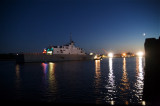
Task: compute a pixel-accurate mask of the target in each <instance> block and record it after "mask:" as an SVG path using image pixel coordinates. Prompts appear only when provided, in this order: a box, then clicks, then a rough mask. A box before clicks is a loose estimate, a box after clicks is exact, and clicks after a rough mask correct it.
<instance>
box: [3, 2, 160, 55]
mask: <svg viewBox="0 0 160 106" xmlns="http://www.w3.org/2000/svg"><path fill="white" fill-rule="evenodd" d="M0 13H1V16H0V53H16V52H42V51H43V49H44V48H46V47H48V46H49V45H55V46H56V45H59V46H60V45H64V44H66V43H68V42H69V40H70V32H71V33H72V39H73V40H74V41H75V42H76V46H78V47H81V48H83V49H84V50H85V51H86V52H95V53H104V51H103V49H105V50H106V51H112V52H114V53H121V52H129V51H130V52H137V51H139V50H144V41H145V38H150V37H154V38H158V37H159V36H160V3H159V2H158V0H1V1H0Z"/></svg>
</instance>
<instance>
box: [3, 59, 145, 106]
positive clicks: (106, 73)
mask: <svg viewBox="0 0 160 106" xmlns="http://www.w3.org/2000/svg"><path fill="white" fill-rule="evenodd" d="M144 61H145V60H144V58H143V57H132V58H106V59H103V60H90V61H64V62H48V63H24V64H16V62H14V61H1V62H0V68H1V69H0V85H1V87H0V100H1V101H6V102H10V101H12V102H37V103H39V102H40V103H41V102H43V103H64V104H65V103H66V104H67V103H68V104H70V103H71V104H110V105H116V104H118V105H119V104H120V105H123V104H124V105H128V104H133V105H134V104H136V105H145V104H146V102H145V100H143V87H144V74H145V72H144Z"/></svg>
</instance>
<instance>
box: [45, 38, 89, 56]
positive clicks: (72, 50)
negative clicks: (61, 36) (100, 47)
mask: <svg viewBox="0 0 160 106" xmlns="http://www.w3.org/2000/svg"><path fill="white" fill-rule="evenodd" d="M74 44H75V43H74V41H72V40H70V43H69V44H66V45H62V46H49V47H48V48H46V49H44V51H43V54H47V55H54V54H77V55H85V54H86V53H85V52H84V50H82V48H79V47H76V46H75V45H74Z"/></svg>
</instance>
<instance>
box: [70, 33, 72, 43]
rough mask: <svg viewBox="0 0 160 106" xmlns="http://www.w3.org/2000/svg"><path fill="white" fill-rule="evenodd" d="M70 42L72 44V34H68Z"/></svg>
mask: <svg viewBox="0 0 160 106" xmlns="http://www.w3.org/2000/svg"><path fill="white" fill-rule="evenodd" d="M70 42H72V33H71V32H70Z"/></svg>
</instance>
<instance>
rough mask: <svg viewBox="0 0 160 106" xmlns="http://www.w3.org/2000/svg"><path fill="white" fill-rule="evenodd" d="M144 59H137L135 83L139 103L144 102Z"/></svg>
mask: <svg viewBox="0 0 160 106" xmlns="http://www.w3.org/2000/svg"><path fill="white" fill-rule="evenodd" d="M142 59H143V58H142V57H137V58H136V83H135V88H136V89H135V91H134V92H135V96H136V97H137V100H138V102H139V103H141V102H142V96H143V86H144V72H143V66H142V64H143V63H142Z"/></svg>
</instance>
